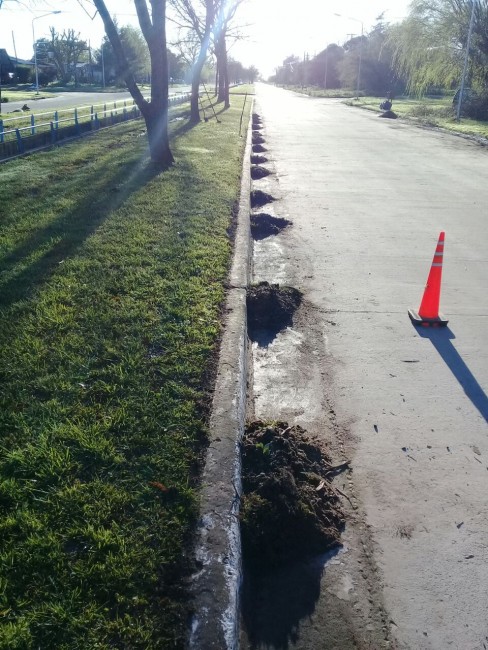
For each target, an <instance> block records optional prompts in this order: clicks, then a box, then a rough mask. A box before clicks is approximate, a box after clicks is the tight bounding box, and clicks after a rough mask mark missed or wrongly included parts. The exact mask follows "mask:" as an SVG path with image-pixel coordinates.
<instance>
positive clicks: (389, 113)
mask: <svg viewBox="0 0 488 650" xmlns="http://www.w3.org/2000/svg"><path fill="white" fill-rule="evenodd" d="M378 117H386V118H388V119H390V120H396V119H397V117H398V115H397V114H396V113H395V112H393V111H385V112H384V113H380V114H379V115H378Z"/></svg>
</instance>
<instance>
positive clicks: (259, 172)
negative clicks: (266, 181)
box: [251, 165, 271, 181]
mask: <svg viewBox="0 0 488 650" xmlns="http://www.w3.org/2000/svg"><path fill="white" fill-rule="evenodd" d="M270 174H271V172H270V171H269V169H266V167H261V165H253V166H252V167H251V178H252V179H253V181H257V180H259V179H260V178H265V177H266V176H269V175H270Z"/></svg>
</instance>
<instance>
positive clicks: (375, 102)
mask: <svg viewBox="0 0 488 650" xmlns="http://www.w3.org/2000/svg"><path fill="white" fill-rule="evenodd" d="M383 99H384V98H381V97H360V99H359V100H355V99H354V100H348V101H347V102H346V103H347V104H348V105H350V106H357V107H359V108H364V109H367V110H371V111H377V112H380V107H379V105H380V103H381V102H382V101H383ZM393 110H394V111H395V113H396V114H397V115H398V116H399V117H403V118H406V119H410V120H415V121H416V122H418V123H420V124H425V125H426V126H439V127H441V128H443V129H448V130H449V131H452V132H453V133H464V134H466V135H472V136H478V137H483V138H487V137H488V122H480V121H478V120H471V119H467V118H464V117H463V118H462V119H461V121H460V122H457V120H456V119H455V116H454V111H453V109H452V97H436V98H429V97H422V98H409V97H399V98H398V99H394V101H393Z"/></svg>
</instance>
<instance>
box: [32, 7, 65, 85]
mask: <svg viewBox="0 0 488 650" xmlns="http://www.w3.org/2000/svg"><path fill="white" fill-rule="evenodd" d="M60 13H62V12H61V11H60V10H58V11H48V12H47V13H46V14H42V16H35V17H34V18H33V19H32V44H33V46H34V68H35V71H36V95H38V94H39V70H38V69H37V44H36V35H35V33H34V21H35V20H39V18H45V17H46V16H50V15H51V14H60Z"/></svg>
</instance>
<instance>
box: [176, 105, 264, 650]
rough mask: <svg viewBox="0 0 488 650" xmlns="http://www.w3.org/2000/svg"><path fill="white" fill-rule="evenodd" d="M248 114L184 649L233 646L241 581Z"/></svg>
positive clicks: (248, 262) (233, 649)
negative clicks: (190, 604) (185, 647)
mask: <svg viewBox="0 0 488 650" xmlns="http://www.w3.org/2000/svg"><path fill="white" fill-rule="evenodd" d="M252 111H253V104H251V112H250V116H249V125H248V130H247V139H246V146H245V150H244V158H243V166H242V176H241V194H240V200H239V212H238V216H237V230H236V235H235V242H234V257H233V261H232V267H231V272H230V276H229V286H230V289H229V290H228V293H227V299H226V306H225V319H224V328H223V336H222V342H221V347H220V354H219V361H218V372H217V379H216V383H215V390H214V398H213V404H212V414H211V417H210V427H209V429H210V430H209V438H210V444H209V447H208V450H207V456H206V461H205V468H204V471H203V476H202V489H201V501H200V517H199V521H198V525H197V533H196V546H195V559H196V565H197V572H196V574H195V575H194V576H193V578H192V584H191V588H190V590H191V594H192V597H193V609H194V615H193V617H192V620H191V629H190V632H189V640H188V648H189V649H190V650H210V649H212V648H215V649H218V650H237V649H238V647H239V628H240V622H239V617H240V587H241V583H242V557H241V536H240V529H239V507H240V498H241V490H242V487H241V460H240V448H239V443H240V441H241V439H242V436H243V433H244V426H245V417H246V393H247V376H248V336H247V312H246V293H247V287H248V284H249V281H250V267H251V252H252V249H251V236H250V217H249V215H250V212H251V205H250V193H251V164H250V157H251V147H252V145H251V135H252V129H251V124H252Z"/></svg>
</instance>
